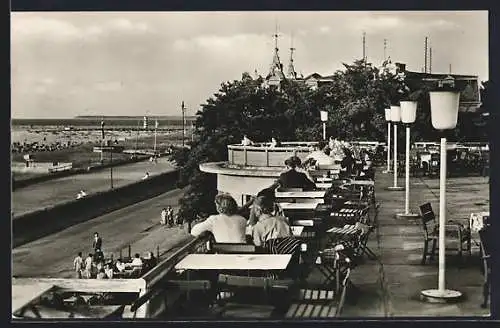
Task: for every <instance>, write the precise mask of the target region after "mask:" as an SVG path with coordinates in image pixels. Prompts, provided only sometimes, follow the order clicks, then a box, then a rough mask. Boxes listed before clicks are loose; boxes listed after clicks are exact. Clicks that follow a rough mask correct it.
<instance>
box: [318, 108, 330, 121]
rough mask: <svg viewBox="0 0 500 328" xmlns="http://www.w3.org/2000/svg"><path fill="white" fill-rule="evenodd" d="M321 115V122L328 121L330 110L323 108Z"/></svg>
mask: <svg viewBox="0 0 500 328" xmlns="http://www.w3.org/2000/svg"><path fill="white" fill-rule="evenodd" d="M319 115H320V117H321V122H326V121H328V112H327V111H326V110H322V111H320V112H319Z"/></svg>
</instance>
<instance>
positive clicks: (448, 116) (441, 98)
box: [429, 91, 460, 130]
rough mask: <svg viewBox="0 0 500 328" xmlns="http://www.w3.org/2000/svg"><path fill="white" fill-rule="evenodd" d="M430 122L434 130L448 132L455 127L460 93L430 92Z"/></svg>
mask: <svg viewBox="0 0 500 328" xmlns="http://www.w3.org/2000/svg"><path fill="white" fill-rule="evenodd" d="M429 96H430V100H431V121H432V126H433V127H434V129H436V130H449V129H454V128H455V127H456V126H457V121H458V104H459V101H460V92H455V91H431V92H429Z"/></svg>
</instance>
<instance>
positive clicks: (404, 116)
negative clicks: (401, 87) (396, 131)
mask: <svg viewBox="0 0 500 328" xmlns="http://www.w3.org/2000/svg"><path fill="white" fill-rule="evenodd" d="M400 108H401V122H403V123H405V124H410V123H413V122H415V120H416V118H417V102H416V101H401V102H400Z"/></svg>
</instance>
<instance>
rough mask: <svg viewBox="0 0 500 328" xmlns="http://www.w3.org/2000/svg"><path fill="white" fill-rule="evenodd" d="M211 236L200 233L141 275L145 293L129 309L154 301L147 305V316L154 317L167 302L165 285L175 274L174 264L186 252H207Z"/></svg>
mask: <svg viewBox="0 0 500 328" xmlns="http://www.w3.org/2000/svg"><path fill="white" fill-rule="evenodd" d="M212 238H213V237H212V234H211V233H203V234H201V235H200V236H198V237H196V238H194V239H193V240H191V241H190V242H188V243H187V244H185V245H184V246H182V247H181V248H179V249H178V250H177V251H175V252H174V253H173V254H172V255H170V256H169V257H168V258H166V259H165V260H163V261H161V262H160V263H159V264H158V265H157V266H156V267H154V268H153V269H151V270H150V271H149V272H148V273H146V274H145V275H144V276H143V277H142V279H144V280H145V281H146V293H144V294H143V295H141V296H140V297H139V298H138V299H137V300H136V301H135V302H134V303H133V304H132V306H131V308H130V311H131V312H135V311H137V309H139V308H140V307H141V306H142V305H144V304H146V303H147V302H149V304H150V305H152V304H153V303H154V304H156V306H148V309H147V317H156V316H157V315H159V314H160V313H161V311H162V310H164V308H165V305H164V304H163V303H164V302H167V301H168V299H169V290H168V289H167V288H166V285H167V280H168V279H169V277H173V276H174V275H175V265H176V264H177V263H179V261H181V260H182V259H183V258H184V257H186V256H187V255H188V254H192V253H206V252H208V247H209V246H208V244H209V243H210V242H211V240H212ZM155 307H156V308H155Z"/></svg>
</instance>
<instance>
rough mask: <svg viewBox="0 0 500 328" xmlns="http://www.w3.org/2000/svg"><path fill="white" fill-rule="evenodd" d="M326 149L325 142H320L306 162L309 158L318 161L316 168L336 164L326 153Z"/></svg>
mask: <svg viewBox="0 0 500 328" xmlns="http://www.w3.org/2000/svg"><path fill="white" fill-rule="evenodd" d="M325 149H326V143H325V142H324V141H320V142H318V144H317V146H316V147H315V148H314V151H313V152H312V153H310V154H309V155H307V157H306V158H305V161H307V160H308V159H309V158H312V159H314V160H315V161H316V167H318V166H322V165H333V164H335V160H334V159H333V158H331V157H330V156H328V155H327V154H326V153H325Z"/></svg>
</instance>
